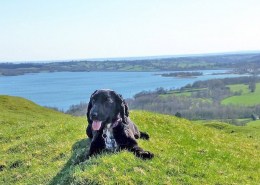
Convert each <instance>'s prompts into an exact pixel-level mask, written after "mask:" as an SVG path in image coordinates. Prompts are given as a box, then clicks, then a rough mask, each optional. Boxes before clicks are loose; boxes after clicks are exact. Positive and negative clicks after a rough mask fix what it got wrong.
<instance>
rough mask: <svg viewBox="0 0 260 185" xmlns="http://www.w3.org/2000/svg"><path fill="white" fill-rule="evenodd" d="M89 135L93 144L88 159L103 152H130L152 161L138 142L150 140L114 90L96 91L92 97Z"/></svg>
mask: <svg viewBox="0 0 260 185" xmlns="http://www.w3.org/2000/svg"><path fill="white" fill-rule="evenodd" d="M87 119H88V127H87V129H86V132H87V135H88V137H89V138H91V139H92V140H91V144H90V149H89V153H88V154H87V157H89V156H92V155H93V154H97V153H99V152H101V151H102V150H104V149H107V150H112V151H116V150H121V149H127V150H129V151H131V152H133V153H134V154H135V155H136V156H137V157H140V158H142V159H151V158H153V156H154V155H153V154H152V153H151V152H148V151H144V150H143V149H142V148H140V147H139V146H138V144H137V141H136V139H138V138H143V139H147V140H148V139H149V135H148V134H146V133H144V132H140V131H139V130H138V128H137V127H136V125H135V124H134V123H133V122H132V121H131V120H130V119H129V112H128V106H127V104H126V102H125V101H124V100H123V98H122V96H121V95H119V94H117V93H116V92H114V91H112V90H97V91H95V92H94V93H93V94H92V95H91V97H90V101H89V104H88V111H87Z"/></svg>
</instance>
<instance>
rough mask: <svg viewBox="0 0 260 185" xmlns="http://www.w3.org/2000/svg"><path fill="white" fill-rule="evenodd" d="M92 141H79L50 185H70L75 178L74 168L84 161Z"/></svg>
mask: <svg viewBox="0 0 260 185" xmlns="http://www.w3.org/2000/svg"><path fill="white" fill-rule="evenodd" d="M90 142H91V140H90V139H82V140H80V141H77V142H76V143H75V144H74V145H73V146H72V154H71V157H70V159H69V160H68V162H67V163H66V164H65V165H64V167H63V168H62V169H61V170H60V171H59V172H58V173H57V174H56V176H55V177H54V178H53V179H52V180H51V182H50V183H49V185H56V184H70V181H71V180H72V178H73V168H74V167H75V166H76V165H77V164H79V163H80V162H83V161H84V157H85V154H86V151H87V149H88V148H89V146H90Z"/></svg>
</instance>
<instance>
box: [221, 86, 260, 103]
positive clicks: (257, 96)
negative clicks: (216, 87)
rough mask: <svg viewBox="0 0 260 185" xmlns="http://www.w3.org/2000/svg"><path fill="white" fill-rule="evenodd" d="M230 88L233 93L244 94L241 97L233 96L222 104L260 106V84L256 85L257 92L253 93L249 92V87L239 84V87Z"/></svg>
mask: <svg viewBox="0 0 260 185" xmlns="http://www.w3.org/2000/svg"><path fill="white" fill-rule="evenodd" d="M229 87H230V90H231V91H233V92H239V91H241V92H242V94H241V95H240V96H231V97H229V98H226V99H224V100H223V101H222V102H221V103H222V104H224V105H227V104H235V105H249V106H250V105H257V104H260V83H257V84H256V90H255V92H253V93H252V92H250V91H249V90H248V85H244V84H237V85H230V86H229Z"/></svg>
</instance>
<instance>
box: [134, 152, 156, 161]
mask: <svg viewBox="0 0 260 185" xmlns="http://www.w3.org/2000/svg"><path fill="white" fill-rule="evenodd" d="M136 156H137V157H140V158H142V159H152V158H153V157H154V154H153V153H151V152H148V151H140V152H138V153H136Z"/></svg>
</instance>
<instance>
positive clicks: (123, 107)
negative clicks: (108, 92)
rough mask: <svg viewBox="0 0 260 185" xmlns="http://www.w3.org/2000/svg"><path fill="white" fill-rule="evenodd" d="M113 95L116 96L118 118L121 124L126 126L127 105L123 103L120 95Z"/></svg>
mask: <svg viewBox="0 0 260 185" xmlns="http://www.w3.org/2000/svg"><path fill="white" fill-rule="evenodd" d="M114 93H115V92H114ZM115 95H116V101H117V105H118V108H119V114H120V117H121V118H122V121H123V123H125V124H127V121H126V117H128V116H129V111H128V106H127V103H126V102H125V100H124V99H123V97H122V95H121V94H117V93H115Z"/></svg>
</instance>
